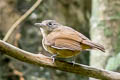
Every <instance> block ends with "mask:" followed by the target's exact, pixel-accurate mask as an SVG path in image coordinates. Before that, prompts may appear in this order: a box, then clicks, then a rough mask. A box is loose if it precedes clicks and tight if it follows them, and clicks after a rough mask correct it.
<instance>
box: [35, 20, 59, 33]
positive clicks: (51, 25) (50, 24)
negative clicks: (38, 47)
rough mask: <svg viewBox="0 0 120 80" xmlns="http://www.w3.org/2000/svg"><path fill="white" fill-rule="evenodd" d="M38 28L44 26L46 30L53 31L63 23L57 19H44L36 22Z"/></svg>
mask: <svg viewBox="0 0 120 80" xmlns="http://www.w3.org/2000/svg"><path fill="white" fill-rule="evenodd" d="M35 25H36V26H37V27H38V28H40V29H41V28H42V29H43V30H44V31H45V32H51V31H53V30H54V29H56V28H58V27H59V26H60V25H61V24H59V23H57V22H56V21H55V20H44V21H42V22H41V23H35Z"/></svg>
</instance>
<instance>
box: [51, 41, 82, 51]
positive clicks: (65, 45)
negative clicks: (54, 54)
mask: <svg viewBox="0 0 120 80" xmlns="http://www.w3.org/2000/svg"><path fill="white" fill-rule="evenodd" d="M51 47H53V48H56V49H68V50H77V51H80V50H81V46H80V43H79V42H76V41H73V40H69V39H56V40H54V44H52V45H51Z"/></svg>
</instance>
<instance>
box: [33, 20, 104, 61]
mask: <svg viewBox="0 0 120 80" xmlns="http://www.w3.org/2000/svg"><path fill="white" fill-rule="evenodd" d="M35 26H36V27H37V28H39V29H40V30H41V33H42V36H43V39H42V45H43V48H44V49H45V50H46V51H48V52H49V53H51V54H53V55H52V56H51V57H52V59H53V62H54V58H55V57H59V58H70V57H74V56H77V55H78V54H79V53H80V52H81V51H85V50H92V49H97V50H100V51H102V52H105V48H104V46H102V45H100V44H98V43H95V42H92V41H91V40H90V39H88V38H87V37H86V36H84V35H83V34H82V33H80V32H78V31H76V30H75V29H73V28H71V27H68V26H64V25H62V24H60V23H58V22H57V21H55V20H44V21H42V22H41V23H35Z"/></svg>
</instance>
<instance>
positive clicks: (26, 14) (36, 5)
mask: <svg viewBox="0 0 120 80" xmlns="http://www.w3.org/2000/svg"><path fill="white" fill-rule="evenodd" d="M41 1H42V0H37V1H36V2H35V4H34V5H33V6H32V7H31V8H30V9H29V10H28V11H27V12H26V13H25V14H24V15H22V16H21V17H20V18H19V19H18V20H17V21H16V22H15V23H14V24H13V25H12V26H11V28H10V29H9V31H8V32H7V34H6V35H5V37H4V39H3V41H7V40H8V38H9V37H10V35H11V34H12V32H13V31H14V30H15V28H16V27H17V26H18V25H19V24H20V23H21V22H22V21H23V20H25V19H26V18H27V17H28V16H29V15H30V14H31V13H32V12H33V11H34V10H35V9H36V8H37V7H38V6H39V4H40V3H41Z"/></svg>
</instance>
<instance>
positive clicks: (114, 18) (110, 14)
mask: <svg viewBox="0 0 120 80" xmlns="http://www.w3.org/2000/svg"><path fill="white" fill-rule="evenodd" d="M119 7H120V1H119V0H93V6H92V17H91V39H92V40H93V41H94V42H98V43H100V44H102V45H103V46H104V47H105V49H106V52H105V53H102V52H99V51H91V55H90V65H91V66H94V67H98V68H103V69H108V70H116V69H117V68H118V66H119V65H120V64H119V63H116V62H117V61H119V60H120V57H119V58H117V59H116V56H117V55H118V54H119V52H120V47H119V44H120V42H119V41H120V38H119V37H118V36H120V34H119V33H120V26H119V25H120V16H119V14H120V13H119V10H120V9H119Z"/></svg>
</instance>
